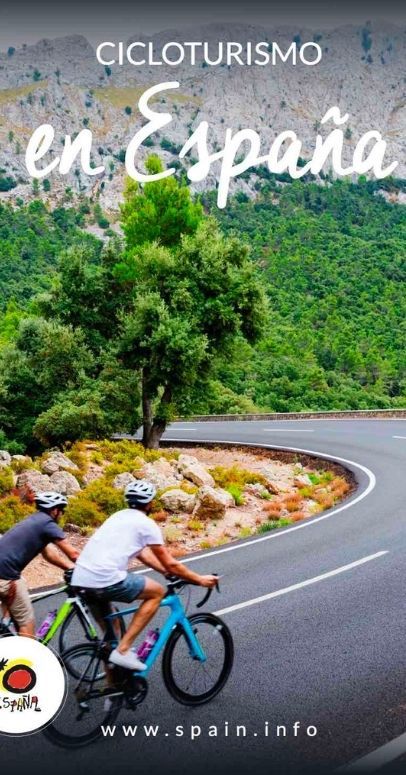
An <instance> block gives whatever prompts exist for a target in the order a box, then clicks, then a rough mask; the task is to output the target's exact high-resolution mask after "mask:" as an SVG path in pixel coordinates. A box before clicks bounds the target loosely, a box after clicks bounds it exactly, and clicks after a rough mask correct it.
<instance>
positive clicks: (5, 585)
mask: <svg viewBox="0 0 406 775" xmlns="http://www.w3.org/2000/svg"><path fill="white" fill-rule="evenodd" d="M35 503H36V506H37V509H38V511H37V512H36V513H35V514H31V515H30V516H29V517H27V518H26V519H23V520H22V521H21V522H19V523H18V524H17V525H15V526H14V527H13V528H11V530H8V531H7V533H5V535H4V536H2V538H0V601H1V602H2V603H3V604H4V605H5V606H6V607H7V609H8V610H9V612H10V615H11V617H12V619H13V621H14V623H15V625H16V628H17V630H18V632H19V634H20V635H26V636H28V637H31V638H33V637H34V636H35V616H34V609H33V606H32V603H31V600H30V595H29V592H28V588H27V584H26V582H25V580H24V579H23V578H21V573H22V571H23V570H24V568H25V567H26V565H28V563H29V562H31V560H33V559H34V557H36V556H37V554H40V553H42V555H43V557H45V559H46V560H48V562H50V563H52V565H56V566H57V567H58V568H62V569H63V570H67V569H69V568H71V567H72V563H73V562H75V561H76V559H77V557H78V556H79V552H78V551H77V550H76V549H75V548H74V547H73V546H72V544H70V543H69V541H68V540H67V538H66V536H65V533H64V532H63V530H62V529H61V528H60V527H59V525H58V524H57V522H58V520H59V519H60V517H61V516H62V514H63V512H64V509H65V508H66V506H67V504H68V501H67V498H66V497H65V496H64V495H61V493H59V492H42V493H39V494H38V495H37V496H36V497H35ZM52 544H56V545H57V547H58V548H59V549H61V551H62V552H63V554H64V555H65V557H66V558H67V559H65V557H63V556H62V555H61V554H59V552H58V551H56V550H55V547H54V546H52Z"/></svg>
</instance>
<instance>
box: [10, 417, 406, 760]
mask: <svg viewBox="0 0 406 775" xmlns="http://www.w3.org/2000/svg"><path fill="white" fill-rule="evenodd" d="M166 438H167V439H176V440H177V441H195V440H212V441H219V442H220V441H234V442H241V443H252V444H261V445H269V446H272V447H275V446H280V447H285V448H286V447H288V448H296V449H300V450H306V451H314V452H316V453H320V454H325V455H330V456H332V457H334V458H337V459H339V458H341V459H343V460H345V461H348V462H347V465H348V467H349V468H351V469H352V470H353V471H354V473H355V475H356V477H357V479H358V482H359V488H358V490H357V492H356V493H354V495H353V496H352V497H351V498H349V499H348V500H347V501H345V502H344V503H343V504H341V507H339V508H336V509H332V510H330V512H325V513H324V514H323V516H322V518H321V519H320V517H315V518H313V519H311V520H307V521H306V522H305V523H301V524H300V526H295V528H294V529H292V528H286V529H284V530H279V531H276V532H274V533H270V534H268V535H266V536H264V537H261V540H258V538H254V539H249V540H248V541H246V542H240V543H239V544H237V545H232V546H228V547H222V548H221V549H219V550H215V551H213V552H211V553H207V552H206V553H203V554H201V555H199V556H198V557H193V558H191V561H192V562H194V564H195V567H196V569H199V571H201V572H211V571H217V572H220V573H222V574H224V579H223V584H222V595H221V597H218V596H217V595H216V596H213V597H212V599H211V601H210V605H211V608H212V609H214V608H216V609H217V610H218V611H222V612H223V613H222V615H224V618H225V619H226V621H227V623H228V624H229V626H230V627H231V629H232V632H233V635H234V639H235V645H236V659H235V666H234V670H233V674H232V677H231V679H230V681H229V683H228V684H227V686H226V688H225V690H224V691H223V692H222V694H221V695H220V696H219V697H218V698H217V699H216V700H215V701H214V702H213V703H211V704H210V705H208V706H204V707H202V708H200V709H188V708H184V707H182V706H180V705H179V706H178V705H176V703H174V701H173V700H172V699H171V698H170V697H169V696H168V695H167V693H166V690H165V689H164V687H163V685H162V682H161V679H160V675H159V671H156V672H155V673H153V674H152V675H151V680H150V692H149V695H148V698H147V700H146V701H145V703H144V704H143V705H142V706H141V707H140V708H139V709H138V711H137V712H136V713H135V714H129V712H128V711H126V712H125V713H123V716H122V718H120V719H119V721H120V722H121V723H124V724H138V725H139V730H140V731H139V730H137V733H136V736H135V737H134V738H131V739H128V738H125V737H124V736H123V734H122V733H121V728H118V731H117V732H116V735H115V737H114V738H113V739H109V740H104V741H102V742H100V743H98V744H97V745H96V746H93V747H91V748H89V749H86V750H83V751H77V752H73V753H69V754H68V753H67V752H64V751H60V750H58V749H54V748H52V747H51V746H50V745H49V743H48V742H47V741H46V740H44V739H43V738H42V737H38V736H34V737H31V738H26V742H25V743H24V747H19V748H18V749H17V745H18V744H17V741H15V740H12V741H7V743H6V744H5V745H4V744H2V753H1V756H6V755H8V756H12V758H13V761H14V762H15V765H16V767H15V771H18V772H19V771H20V768H21V769H23V767H24V768H25V766H26V765H27V763H28V760H30V761H32V758H33V757H39V758H40V761H41V765H40V767H41V772H48V771H49V772H51V771H52V772H54V771H55V770H59V772H60V774H61V775H64V773H65V772H66V773H68V772H71V771H72V769H73V768H74V769H75V770H76V771H77V772H85V771H86V772H91V773H93V772H98V773H109V772H110V771H111V770H114V773H115V775H119V774H121V773H124V772H130V771H132V770H134V771H135V772H139V773H141V774H142V775H144V773H145V774H147V773H148V774H149V775H155V773H161V772H162V771H164V772H169V773H175V772H176V773H178V772H180V773H183V772H185V773H186V772H193V773H199V774H200V773H203V772H207V771H208V770H209V771H210V775H229V774H230V775H231V774H232V775H234V773H240V772H241V773H247V772H249V771H250V770H251V769H252V770H254V768H255V770H256V773H257V774H258V775H262V774H263V775H265V773H266V774H267V775H268V773H275V775H279V773H281V774H284V773H289V774H292V775H293V773H299V772H306V773H315V772H320V773H330V772H334V771H335V770H336V768H338V767H343V766H345V767H347V769H346V770H345V771H348V772H375V771H378V770H377V768H378V766H379V768H380V769H379V772H382V773H388V772H399V773H401V772H404V771H405V772H406V756H404V755H402V754H403V751H405V752H406V741H405V740H404V738H402V737H401V736H402V735H404V732H405V719H406V692H405V686H404V677H405V674H406V648H405V640H406V628H405V609H406V604H405V600H404V587H405V583H404V580H405V576H406V519H405V516H406V514H405V512H406V508H405V476H406V422H404V421H401V420H305V421H298V420H295V421H281V422H276V421H272V422H262V421H257V422H232V423H231V422H228V423H227V422H224V423H223V422H222V423H218V422H210V423H200V424H199V423H177V424H174V425H173V426H171V428H170V429H169V430H168V432H167V434H166ZM304 582H307V583H304ZM257 598H260V599H259V600H257ZM247 604H248V605H247ZM226 722H228V725H226ZM266 722H268V725H266ZM295 722H300V726H299V727H296V734H295V732H294V726H293V725H294V724H295ZM143 724H159V725H160V728H159V732H158V737H157V738H152V739H151V738H146V736H145V734H143V732H142V725H143ZM191 724H193V725H195V726H196V730H195V733H194V734H195V739H194V740H191V739H190V737H191V731H190V730H191ZM176 725H183V727H184V734H183V737H176V736H175V726H176ZM210 725H211V726H212V734H213V735H214V732H213V727H214V726H215V727H217V736H210V737H209V736H208V729H209V727H210ZM236 725H240V726H241V725H243V726H245V728H246V736H245V737H244V736H242V735H243V730H240V736H239V737H237V735H236ZM277 725H279V726H284V727H285V728H286V736H283V729H280V730H279V736H277V735H276V726H277ZM198 727H200V728H201V734H200V735H199V734H198V729H197V728H198ZM308 727H309V735H310V736H309V735H308V734H307V728H308ZM314 727H316V728H317V734H315V730H314ZM266 730H267V732H268V734H266ZM226 731H228V734H226ZM399 738H400V739H399ZM2 740H3V741H4V738H3V739H2ZM388 744H389V745H388ZM51 757H52V761H51ZM365 757H368V758H365ZM399 757H400V758H399ZM38 760H39V759H38ZM395 760H396V761H395ZM354 761H356V762H357V764H356V765H355V766H354V765H353V766H352V768H351V769H348V764H349V763H350V762H354Z"/></svg>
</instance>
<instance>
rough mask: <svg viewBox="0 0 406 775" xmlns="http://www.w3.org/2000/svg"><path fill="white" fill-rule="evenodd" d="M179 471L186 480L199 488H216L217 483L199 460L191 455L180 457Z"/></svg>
mask: <svg viewBox="0 0 406 775" xmlns="http://www.w3.org/2000/svg"><path fill="white" fill-rule="evenodd" d="M178 469H179V471H180V472H181V474H182V475H183V476H184V477H185V479H189V481H190V482H193V484H196V485H197V487H203V486H205V485H206V486H208V487H214V486H215V481H214V479H213V477H212V475H211V474H209V472H208V471H207V470H206V468H205V467H204V466H203V465H202V464H201V463H199V461H198V460H197V458H195V457H192V456H191V455H179V460H178Z"/></svg>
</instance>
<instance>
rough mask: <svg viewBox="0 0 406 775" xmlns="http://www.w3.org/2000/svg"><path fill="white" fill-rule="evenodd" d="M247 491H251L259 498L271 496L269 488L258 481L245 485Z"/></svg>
mask: <svg viewBox="0 0 406 775" xmlns="http://www.w3.org/2000/svg"><path fill="white" fill-rule="evenodd" d="M244 490H245V492H249V493H250V494H251V495H255V497H257V498H266V497H268V498H269V490H268V489H267V488H266V487H264V486H263V485H262V484H259V482H257V483H256V484H247V485H246V486H245V487H244Z"/></svg>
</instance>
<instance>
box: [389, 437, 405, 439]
mask: <svg viewBox="0 0 406 775" xmlns="http://www.w3.org/2000/svg"><path fill="white" fill-rule="evenodd" d="M392 439H406V436H392Z"/></svg>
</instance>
